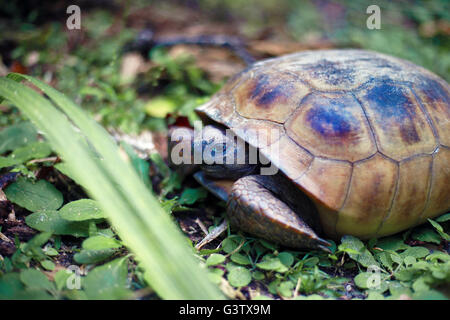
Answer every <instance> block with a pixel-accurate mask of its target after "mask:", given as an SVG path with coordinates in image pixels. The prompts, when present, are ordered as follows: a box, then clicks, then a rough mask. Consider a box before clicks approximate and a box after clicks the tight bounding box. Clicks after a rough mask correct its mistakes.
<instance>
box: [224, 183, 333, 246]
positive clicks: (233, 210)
mask: <svg viewBox="0 0 450 320" xmlns="http://www.w3.org/2000/svg"><path fill="white" fill-rule="evenodd" d="M264 179H267V178H265V177H263V176H258V175H252V176H246V177H243V178H240V179H239V180H237V181H236V182H235V183H234V185H233V187H232V190H231V193H230V196H229V199H228V203H227V213H228V217H229V220H230V223H231V224H232V225H234V226H236V227H238V228H239V229H241V230H243V231H245V232H248V233H249V234H252V235H255V236H257V237H260V238H263V239H266V240H269V241H273V242H277V243H281V244H283V245H286V246H288V247H292V248H309V249H320V250H324V251H327V252H330V249H329V248H328V247H329V246H330V243H328V242H327V241H325V240H323V239H321V238H319V236H317V234H316V233H315V232H314V230H313V229H312V228H310V226H308V225H307V224H306V223H305V222H304V220H303V219H302V218H301V215H302V214H301V213H300V212H299V213H296V212H294V211H293V210H292V209H291V208H290V207H289V206H288V205H287V204H286V203H285V202H283V201H282V200H281V199H280V198H278V197H277V196H276V195H275V193H273V192H272V191H270V190H269V189H267V188H266V187H265V185H266V183H267V181H265V180H264Z"/></svg>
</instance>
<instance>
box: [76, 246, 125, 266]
mask: <svg viewBox="0 0 450 320" xmlns="http://www.w3.org/2000/svg"><path fill="white" fill-rule="evenodd" d="M114 252H116V251H115V250H114V249H104V250H86V249H84V250H81V252H79V253H76V254H75V255H74V256H73V259H74V260H75V261H76V262H77V263H79V264H93V263H98V262H101V261H104V260H106V259H108V258H109V257H111V256H112V255H113V254H114Z"/></svg>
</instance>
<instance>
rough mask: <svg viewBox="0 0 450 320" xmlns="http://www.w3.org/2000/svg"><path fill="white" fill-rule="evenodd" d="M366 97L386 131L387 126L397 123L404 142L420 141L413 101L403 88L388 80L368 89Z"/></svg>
mask: <svg viewBox="0 0 450 320" xmlns="http://www.w3.org/2000/svg"><path fill="white" fill-rule="evenodd" d="M367 99H368V101H370V103H371V104H372V105H373V108H374V111H375V112H376V113H377V114H378V115H379V118H380V119H382V121H383V126H385V128H384V129H385V130H386V131H389V130H390V128H389V127H387V126H390V125H392V124H393V123H394V124H397V125H398V127H399V129H400V135H401V137H402V140H403V141H404V142H405V143H407V144H414V143H416V142H418V141H420V137H419V134H418V133H417V130H416V126H415V124H414V123H415V117H416V113H415V111H414V103H415V101H411V99H410V98H409V97H408V96H407V95H406V94H405V92H404V90H403V89H401V88H399V87H397V86H396V85H394V84H393V83H391V82H390V81H386V82H382V83H380V84H376V85H375V86H374V87H372V88H370V89H369V90H368V93H367ZM384 120H386V121H384Z"/></svg>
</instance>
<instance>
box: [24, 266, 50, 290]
mask: <svg viewBox="0 0 450 320" xmlns="http://www.w3.org/2000/svg"><path fill="white" fill-rule="evenodd" d="M20 280H21V281H22V282H23V284H25V285H26V286H27V287H29V288H31V289H45V290H50V291H51V290H53V289H54V285H53V283H51V282H50V280H48V279H47V277H46V276H45V274H43V273H42V272H41V271H39V270H36V269H26V270H23V271H22V272H21V273H20Z"/></svg>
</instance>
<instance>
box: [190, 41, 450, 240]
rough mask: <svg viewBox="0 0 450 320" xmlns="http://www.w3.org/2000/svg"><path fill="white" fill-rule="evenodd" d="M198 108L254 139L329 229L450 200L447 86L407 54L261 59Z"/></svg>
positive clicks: (374, 230) (379, 231) (373, 225)
mask: <svg viewBox="0 0 450 320" xmlns="http://www.w3.org/2000/svg"><path fill="white" fill-rule="evenodd" d="M198 112H199V113H201V114H205V115H206V116H208V117H209V118H211V119H212V120H214V121H216V122H219V123H221V124H224V125H226V126H227V127H229V128H231V129H232V130H233V131H235V132H236V134H237V135H239V136H240V137H241V138H243V139H245V140H246V141H247V142H249V143H250V144H252V145H253V146H256V147H258V148H260V149H261V151H262V152H263V153H264V155H265V156H266V157H268V158H269V159H270V160H271V161H272V162H273V163H275V164H276V165H277V167H278V168H279V169H280V170H282V171H283V172H284V173H285V174H286V175H287V176H288V177H289V178H290V179H292V181H294V183H295V184H296V185H298V186H299V187H300V188H301V189H302V190H303V191H304V192H306V193H307V194H308V195H309V196H310V197H311V198H312V199H313V201H314V202H315V203H316V206H317V208H318V210H319V213H320V218H321V221H322V225H323V227H324V230H325V233H326V234H327V235H328V236H329V237H332V238H338V237H340V236H341V235H344V234H352V235H355V236H358V237H360V238H363V239H367V238H371V237H380V236H385V235H389V234H393V233H396V232H399V231H401V230H404V229H406V228H409V227H411V226H414V225H417V224H420V223H422V222H424V221H426V219H427V218H431V217H435V216H437V215H439V214H442V213H445V212H446V211H447V210H448V209H449V208H450V196H449V194H450V86H449V84H448V83H447V82H445V81H444V80H443V79H441V78H439V77H438V76H436V75H435V74H433V73H431V72H430V71H427V70H426V69H423V68H421V67H419V66H416V65H414V64H412V63H410V62H408V61H404V60H401V59H397V58H393V57H390V56H387V55H383V54H379V53H375V52H370V51H364V50H320V51H305V52H300V53H296V54H291V55H287V56H283V57H280V58H275V59H270V60H266V61H261V62H258V63H256V64H254V65H253V66H252V67H251V68H249V69H246V70H244V71H243V72H241V73H240V74H238V75H236V76H235V77H233V79H231V80H230V81H229V82H228V84H227V85H225V87H224V88H223V89H222V90H221V91H220V92H219V93H218V94H216V95H215V96H214V97H213V98H212V99H211V100H210V101H209V102H208V103H206V104H204V105H203V106H201V107H199V108H198ZM254 129H258V130H259V131H258V132H259V134H258V136H257V137H255V136H254V132H255V131H254ZM273 132H276V133H275V134H273ZM261 136H262V137H261ZM274 150H276V151H277V152H275V151H274Z"/></svg>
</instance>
